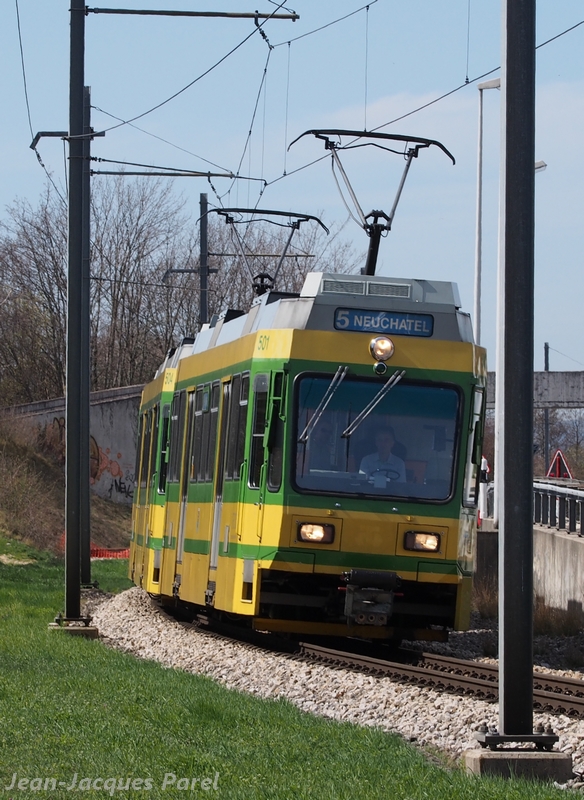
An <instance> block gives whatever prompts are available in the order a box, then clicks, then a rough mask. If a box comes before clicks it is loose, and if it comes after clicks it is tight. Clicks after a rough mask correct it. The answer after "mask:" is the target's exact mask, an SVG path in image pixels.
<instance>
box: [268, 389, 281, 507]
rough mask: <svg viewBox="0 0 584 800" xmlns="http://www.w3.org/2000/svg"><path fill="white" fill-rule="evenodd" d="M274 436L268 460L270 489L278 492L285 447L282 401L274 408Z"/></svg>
mask: <svg viewBox="0 0 584 800" xmlns="http://www.w3.org/2000/svg"><path fill="white" fill-rule="evenodd" d="M271 426H272V431H273V433H272V436H273V442H270V458H269V461H268V489H269V490H270V491H271V492H277V491H278V489H279V488H280V486H281V485H282V457H283V449H284V422H283V420H281V419H280V401H276V402H274V406H273V408H272V422H271Z"/></svg>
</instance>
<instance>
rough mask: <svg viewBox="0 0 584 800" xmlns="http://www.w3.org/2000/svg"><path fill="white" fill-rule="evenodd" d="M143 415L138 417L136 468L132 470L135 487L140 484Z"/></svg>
mask: <svg viewBox="0 0 584 800" xmlns="http://www.w3.org/2000/svg"><path fill="white" fill-rule="evenodd" d="M145 416H146V415H145V414H142V415H141V416H140V427H139V428H138V440H137V442H136V466H135V468H134V483H135V484H136V486H137V485H138V484H139V482H140V464H141V458H142V449H143V441H142V439H143V438H144V419H145Z"/></svg>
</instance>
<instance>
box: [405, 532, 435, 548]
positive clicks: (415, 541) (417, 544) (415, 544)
mask: <svg viewBox="0 0 584 800" xmlns="http://www.w3.org/2000/svg"><path fill="white" fill-rule="evenodd" d="M404 550H418V551H419V550H421V551H422V552H425V553H437V552H438V551H439V550H440V534H439V533H422V532H421V531H406V533H405V536H404Z"/></svg>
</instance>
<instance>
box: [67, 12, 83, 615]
mask: <svg viewBox="0 0 584 800" xmlns="http://www.w3.org/2000/svg"><path fill="white" fill-rule="evenodd" d="M84 55H85V2H84V0H71V30H70V72H69V224H68V227H69V241H68V273H67V275H68V277H67V387H66V412H65V413H66V448H67V449H66V468H65V476H66V480H65V542H66V544H65V618H66V619H68V620H72V619H78V618H79V617H80V613H81V599H80V588H81V584H80V578H81V574H80V565H79V534H80V516H81V514H80V477H81V459H80V447H79V442H80V438H81V419H80V417H81V415H80V409H81V395H80V386H81V339H82V324H81V313H82V304H81V293H82V290H81V286H82V262H83V237H82V229H83V210H82V209H83V139H82V135H83V84H84V74H83V73H84Z"/></svg>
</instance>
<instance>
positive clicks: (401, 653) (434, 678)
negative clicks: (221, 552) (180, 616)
mask: <svg viewBox="0 0 584 800" xmlns="http://www.w3.org/2000/svg"><path fill="white" fill-rule="evenodd" d="M182 625H183V626H184V627H187V628H197V629H199V630H204V631H205V632H207V633H208V634H209V635H211V636H216V637H218V638H221V639H230V640H232V641H238V642H239V643H240V644H244V645H245V646H246V647H249V648H250V649H252V650H254V649H258V650H260V651H262V650H263V651H265V650H272V651H278V652H281V653H283V654H284V655H285V656H286V657H287V658H294V659H302V660H309V661H316V662H318V663H322V664H327V665H329V666H333V667H339V668H345V669H352V670H355V671H359V672H365V673H368V674H370V675H377V676H385V677H388V678H390V679H392V680H395V681H399V682H400V683H405V684H409V685H415V686H422V687H425V688H432V689H436V690H438V691H445V692H453V693H457V694H467V695H472V696H473V697H476V698H477V699H479V700H484V701H486V702H492V703H495V702H496V701H497V700H498V699H499V667H498V665H497V664H490V663H485V662H482V661H468V660H464V659H460V658H452V657H450V656H442V655H437V654H434V653H423V652H421V651H419V650H408V649H405V648H400V649H399V650H397V651H396V656H398V657H399V658H400V661H390V660H387V659H385V658H377V657H375V656H371V655H368V654H367V653H363V652H361V653H356V652H347V651H343V650H337V649H333V648H330V647H323V646H321V645H319V644H314V643H310V642H298V643H296V644H293V643H292V642H291V641H286V640H278V639H277V638H276V637H273V636H266V635H265V634H257V633H255V632H252V631H249V630H246V629H241V628H238V627H237V626H235V625H229V624H228V625H225V624H217V623H216V622H211V621H210V620H209V619H208V618H207V617H206V616H204V615H200V616H199V617H198V619H197V621H195V622H192V623H189V622H182ZM533 708H534V710H536V711H540V712H548V713H553V714H566V715H567V716H570V717H579V718H584V680H579V679H577V678H567V677H562V676H559V675H550V674H547V673H542V672H534V673H533Z"/></svg>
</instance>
